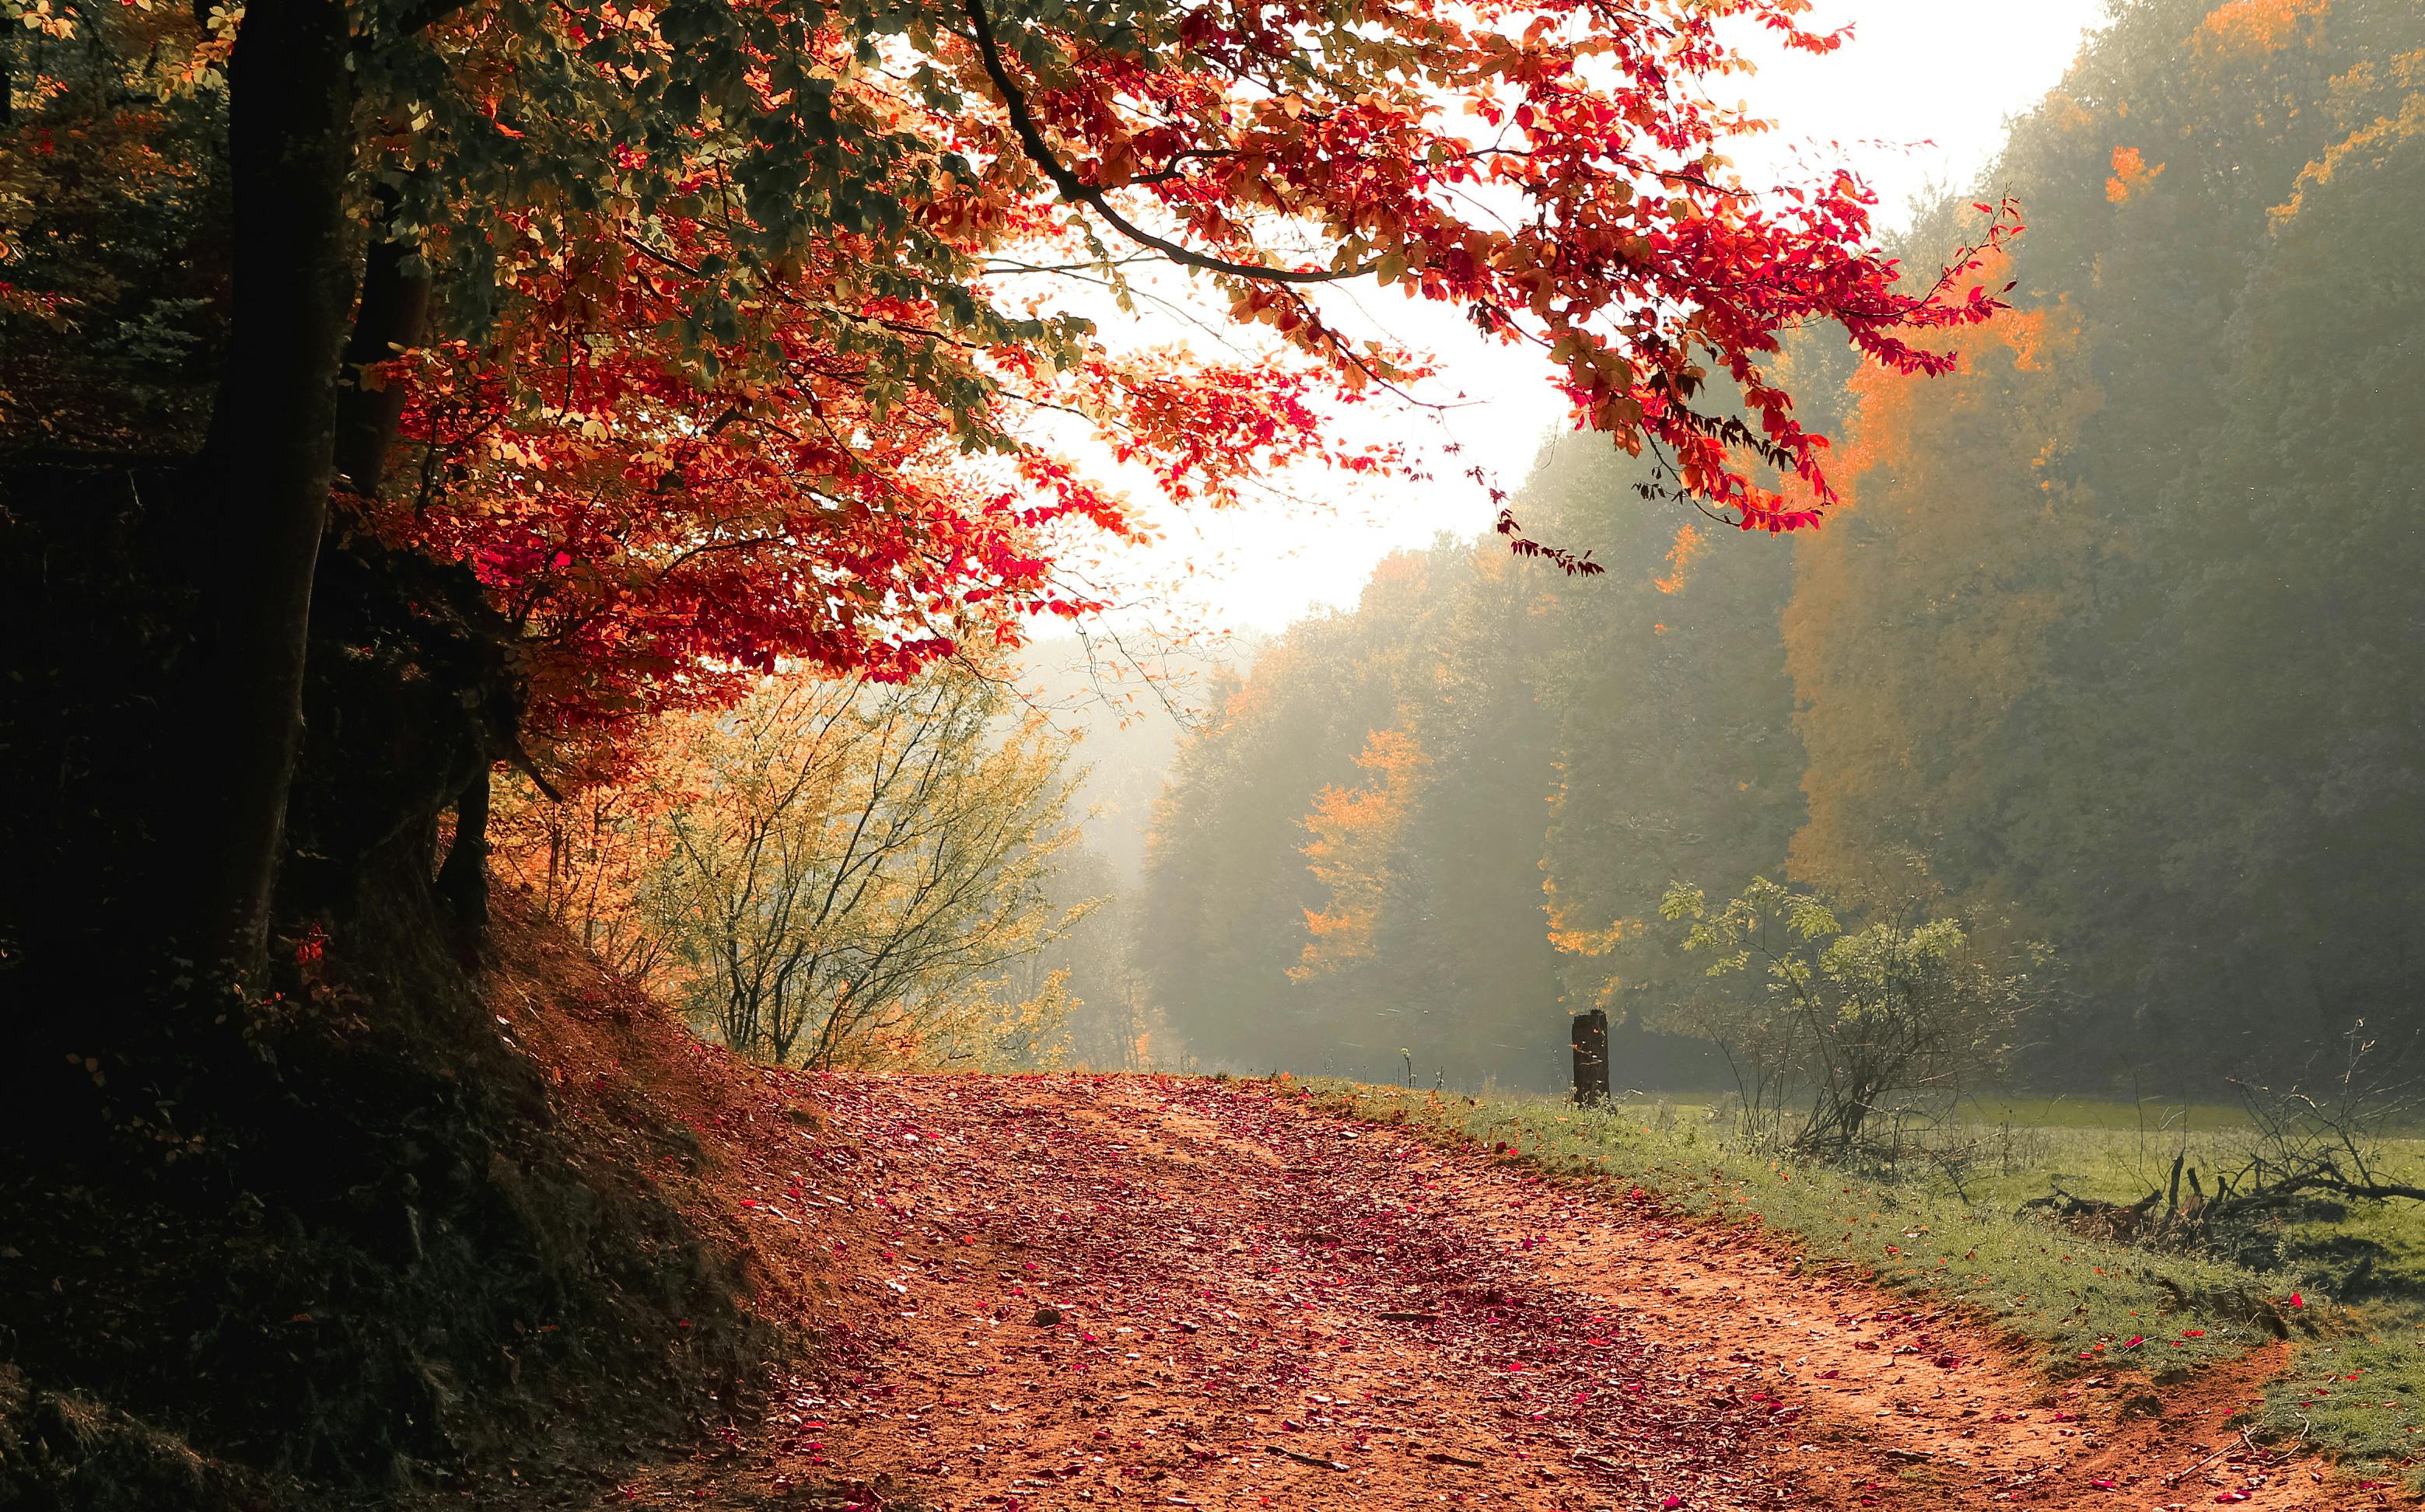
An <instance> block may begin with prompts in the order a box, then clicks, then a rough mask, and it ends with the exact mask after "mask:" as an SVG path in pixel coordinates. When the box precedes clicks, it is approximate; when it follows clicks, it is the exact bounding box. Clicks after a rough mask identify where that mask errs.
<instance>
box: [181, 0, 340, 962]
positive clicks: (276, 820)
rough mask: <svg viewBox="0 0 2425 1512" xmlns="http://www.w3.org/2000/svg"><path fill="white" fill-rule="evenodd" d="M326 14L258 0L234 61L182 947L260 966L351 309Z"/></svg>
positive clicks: (316, 2)
mask: <svg viewBox="0 0 2425 1512" xmlns="http://www.w3.org/2000/svg"><path fill="white" fill-rule="evenodd" d="M347 45H348V39H347V35H346V24H345V8H344V7H343V5H342V4H340V3H339V0H254V3H253V4H252V5H251V7H250V8H249V9H247V11H246V12H245V17H244V21H243V24H242V27H241V29H240V30H239V31H238V32H237V34H236V42H235V48H234V52H233V56H232V57H231V58H230V60H229V68H228V74H229V93H228V101H229V104H228V159H229V169H230V187H231V191H232V198H233V233H232V237H231V252H232V256H231V283H232V288H231V302H230V317H231V318H230V324H229V332H228V350H227V368H226V372H225V375H224V376H223V378H222V379H221V382H220V387H219V393H218V400H217V409H216V410H215V411H214V412H213V414H212V416H211V434H210V442H209V445H208V449H207V454H206V458H205V463H206V465H205V468H204V475H205V483H204V487H205V489H206V490H207V495H206V498H205V501H204V502H205V504H206V506H207V507H209V509H210V510H211V511H212V519H211V534H212V538H213V539H214V541H215V543H216V546H217V554H218V555H217V561H216V562H215V563H214V571H212V572H211V575H210V580H209V588H208V591H209V594H210V598H211V603H210V614H209V620H210V625H209V632H208V643H207V650H206V651H205V653H204V654H205V665H204V669H203V674H202V676H201V680H200V683H199V685H198V686H197V688H196V692H197V694H198V695H199V696H200V697H201V698H202V699H203V700H207V707H206V709H205V711H204V714H205V717H206V718H207V720H208V723H207V724H205V725H203V726H202V727H201V728H205V729H216V730H217V731H218V732H219V735H218V739H217V741H216V742H215V743H214V746H213V748H212V749H210V750H209V751H207V752H206V753H204V754H203V755H202V757H201V759H200V760H198V761H195V762H194V763H193V765H192V769H193V771H194V775H195V780H197V781H198V782H199V783H200V784H201V785H202V791H201V792H198V793H196V794H195V795H194V801H193V802H192V803H190V804H189V805H187V810H186V812H187V818H188V822H189V823H191V824H192V825H193V826H194V833H193V834H192V836H191V846H192V849H191V864H190V866H189V868H187V870H186V881H185V884H184V885H185V886H187V887H190V888H191V889H192V890H193V894H192V896H191V898H190V900H189V902H188V904H187V907H186V909H185V919H186V921H187V923H186V928H187V931H188V945H189V948H190V949H192V950H193V951H194V953H195V954H197V955H198V956H199V957H201V960H202V961H203V963H204V964H205V965H224V966H229V967H233V968H234V969H236V970H238V971H248V970H250V969H253V968H255V967H256V966H257V965H258V963H259V962H260V960H261V957H262V954H263V950H264V947H265V941H266V933H267V928H268V922H269V904H270V892H271V888H272V885H273V884H274V882H275V881H276V877H277V871H278V858H279V853H280V848H281V836H282V832H283V828H284V823H285V815H286V802H287V792H288V789H289V787H290V785H291V783H292V781H293V778H294V771H295V755H296V748H297V739H298V737H299V736H300V734H301V730H302V687H303V665H304V649H305V645H306V641H307V638H308V635H309V631H310V621H311V612H312V577H313V563H314V560H315V559H316V557H317V556H318V554H319V550H320V537H321V533H322V530H323V528H324V527H325V525H326V523H327V520H328V507H329V475H330V472H331V456H332V448H333V445H334V436H335V431H336V411H337V378H338V354H339V352H340V350H341V349H342V348H343V346H344V345H345V330H346V318H347V315H348V314H350V312H351V310H352V306H353V294H354V269H355V263H354V255H353V245H352V244H353V237H352V236H351V235H350V234H349V232H350V228H349V226H348V225H347V217H346V213H345V186H346V178H347V175H348V174H349V173H350V171H351V169H352V166H353V153H354V137H353V88H352V83H351V75H350V74H349V73H348V72H347V71H346V69H345V53H346V48H347Z"/></svg>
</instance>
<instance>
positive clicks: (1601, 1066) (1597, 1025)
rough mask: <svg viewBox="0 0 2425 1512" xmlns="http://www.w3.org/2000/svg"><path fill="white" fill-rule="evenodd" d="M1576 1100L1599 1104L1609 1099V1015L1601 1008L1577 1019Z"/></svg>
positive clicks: (1575, 1042)
mask: <svg viewBox="0 0 2425 1512" xmlns="http://www.w3.org/2000/svg"><path fill="white" fill-rule="evenodd" d="M1574 1046H1575V1101H1576V1102H1578V1103H1580V1104H1582V1106H1584V1107H1587V1108H1591V1107H1598V1105H1599V1104H1601V1103H1603V1102H1607V1101H1608V1015H1607V1014H1606V1013H1605V1012H1603V1011H1602V1010H1600V1009H1598V1008H1594V1009H1592V1010H1591V1011H1590V1012H1589V1013H1578V1014H1576V1015H1575V1018H1574Z"/></svg>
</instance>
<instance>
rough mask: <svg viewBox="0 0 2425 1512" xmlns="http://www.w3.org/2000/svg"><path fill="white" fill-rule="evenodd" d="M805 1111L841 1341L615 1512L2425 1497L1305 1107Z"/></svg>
mask: <svg viewBox="0 0 2425 1512" xmlns="http://www.w3.org/2000/svg"><path fill="white" fill-rule="evenodd" d="M792 1085H793V1086H798V1087H804V1088H805V1090H806V1091H807V1093H808V1095H810V1096H811V1097H812V1098H813V1099H814V1100H815V1102H816V1103H817V1104H818V1107H817V1111H815V1112H813V1113H811V1112H809V1111H806V1110H802V1111H800V1112H799V1113H798V1115H797V1117H796V1118H795V1128H798V1135H797V1137H793V1136H792V1135H791V1132H790V1131H788V1130H787V1131H786V1137H785V1138H784V1139H783V1140H782V1141H781V1143H782V1145H783V1146H784V1149H783V1150H780V1151H776V1150H768V1151H765V1154H766V1156H767V1158H766V1159H764V1160H762V1161H761V1162H758V1163H756V1164H755V1165H754V1166H753V1167H752V1170H751V1172H750V1180H751V1181H753V1182H755V1183H756V1184H755V1186H754V1187H753V1189H752V1190H750V1191H748V1192H747V1193H736V1194H735V1195H734V1200H735V1202H736V1204H737V1206H736V1209H735V1212H736V1214H738V1215H739V1216H740V1217H741V1218H742V1219H743V1221H746V1222H747V1223H751V1224H756V1225H762V1226H764V1227H762V1228H761V1229H759V1230H758V1242H759V1244H760V1245H762V1246H770V1247H782V1245H783V1244H785V1243H788V1244H796V1245H799V1246H805V1247H813V1248H814V1249H816V1250H818V1251H820V1252H821V1254H822V1257H823V1260H824V1262H825V1265H826V1266H827V1277H826V1279H827V1281H828V1282H829V1283H830V1284H829V1288H827V1287H815V1288H812V1290H813V1292H815V1293H821V1294H822V1295H817V1296H816V1297H815V1302H814V1306H815V1307H816V1309H817V1310H818V1311H819V1312H820V1314H821V1321H822V1323H823V1324H824V1326H825V1327H826V1328H827V1329H829V1330H830V1336H831V1337H833V1338H834V1339H835V1340H837V1341H838V1347H837V1348H835V1349H834V1350H833V1351H832V1352H831V1353H830V1354H829V1355H828V1356H827V1359H826V1361H825V1363H824V1364H823V1365H822V1366H821V1367H820V1369H819V1371H818V1373H817V1375H816V1376H815V1377H814V1378H809V1379H802V1380H800V1381H797V1382H795V1383H793V1384H792V1385H790V1386H789V1387H787V1388H785V1389H784V1390H783V1391H782V1392H781V1393H780V1394H779V1397H778V1399H777V1401H776V1403H775V1407H774V1409H773V1411H772V1413H771V1414H770V1415H769V1418H768V1420H767V1422H766V1423H765V1424H764V1425H763V1428H762V1429H760V1430H757V1431H755V1432H753V1433H751V1434H747V1435H742V1434H735V1435H731V1436H729V1441H728V1442H727V1444H726V1445H725V1447H724V1448H723V1450H722V1451H721V1452H718V1453H713V1454H708V1455H702V1456H699V1457H698V1458H697V1459H695V1460H693V1461H692V1462H690V1463H688V1464H683V1465H671V1466H664V1467H660V1468H659V1469H657V1470H654V1471H651V1472H647V1473H645V1474H643V1475H641V1476H639V1477H638V1478H635V1479H633V1480H630V1481H627V1482H625V1483H624V1484H622V1485H619V1486H618V1487H617V1488H615V1489H614V1490H613V1492H612V1493H611V1496H610V1498H609V1504H619V1505H639V1506H650V1507H674V1506H686V1507H699V1506H708V1507H720V1508H721V1507H731V1508H739V1507H819V1508H841V1507H863V1508H870V1509H873V1508H877V1507H890V1508H934V1509H943V1508H971V1509H974V1508H988V1509H991V1508H1001V1509H1004V1512H1023V1509H1045V1508H1055V1509H1062V1508H1074V1507H1079V1506H1092V1507H1100V1506H1105V1505H1115V1506H1148V1505H1159V1506H1199V1507H1264V1506H1270V1507H1284V1508H1349V1507H1357V1508H1364V1507H1373V1508H1378V1507H1411V1506H1416V1505H1484V1504H1487V1505H1491V1506H1498V1507H1507V1508H1543V1509H1548V1508H1572V1509H1579V1512H1580V1509H1593V1508H1611V1509H1623V1512H1636V1509H1653V1508H1655V1509H1662V1512H1704V1509H1717V1508H1767V1507H1803V1508H1820V1507H1823V1508H1835V1507H1862V1506H1880V1507H1897V1508H1935V1507H1990V1506H1996V1505H2000V1504H2013V1505H2019V1506H2029V1507H2033V1508H2058V1509H2062V1508H2075V1507H2077V1508H2089V1507H2096V1508H2098V1509H2114V1508H2189V1507H2195V1506H2206V1505H2213V1504H2241V1505H2245V1506H2248V1507H2250V1508H2303V1509H2305V1508H2317V1509H2323V1508H2358V1507H2373V1506H2387V1505H2405V1504H2407V1503H2406V1502H2405V1500H2404V1499H2403V1498H2401V1496H2400V1494H2399V1493H2398V1492H2396V1491H2395V1490H2393V1489H2391V1488H2384V1487H2367V1486H2363V1485H2361V1484H2359V1483H2356V1482H2353V1481H2350V1480H2346V1479H2340V1480H2337V1479H2334V1478H2332V1477H2331V1475H2330V1474H2329V1472H2327V1471H2326V1470H2325V1468H2324V1467H2322V1466H2321V1464H2317V1463H2311V1462H2308V1461H2306V1460H2304V1459H2301V1458H2299V1457H2296V1456H2293V1455H2289V1454H2286V1453H2285V1452H2283V1451H2280V1450H2278V1449H2271V1448H2266V1447H2261V1446H2258V1445H2256V1444H2254V1443H2252V1442H2250V1441H2249V1440H2246V1439H2245V1438H2243V1437H2242V1435H2241V1434H2240V1431H2239V1429H2238V1427H2237V1426H2235V1425H2234V1424H2233V1422H2232V1418H2233V1414H2234V1413H2235V1412H2237V1411H2238V1410H2240V1408H2242V1407H2246V1406H2247V1405H2248V1404H2250V1403H2251V1402H2252V1401H2253V1400H2254V1399H2255V1396H2256V1391H2257V1388H2258V1385H2259V1383H2260V1382H2261V1381H2262V1380H2263V1379H2264V1378H2265V1377H2266V1376H2267V1375H2269V1374H2270V1373H2272V1371H2275V1370H2277V1369H2279V1368H2280V1365H2281V1360H2280V1359H2279V1358H2278V1357H2277V1355H2276V1353H2275V1352H2273V1351H2266V1352H2260V1353H2259V1354H2257V1355H2256V1356H2253V1357H2250V1358H2248V1359H2245V1360H2243V1361H2241V1362H2240V1363H2239V1364H2237V1365H2235V1366H2232V1367H2228V1368H2225V1369H2221V1370H2210V1371H2208V1372H2206V1373H2204V1374H2202V1375H2198V1376H2197V1377H2195V1378H2194V1379H2192V1380H2191V1381H2188V1382H2184V1383H2181V1384H2178V1385H2174V1386H2169V1387H2165V1386H2157V1385H2154V1384H2152V1383H2151V1382H2149V1381H2147V1380H2146V1379H2144V1377H2139V1376H2135V1375H2122V1374H2113V1375H2103V1376H2096V1377H2089V1378H2085V1379H2082V1380H2080V1381H2076V1382H2071V1383H2065V1384H2061V1385H2055V1384H2049V1383H2048V1381H2047V1380H2046V1379H2045V1378H2044V1377H2043V1376H2041V1375H2037V1374H2036V1373H2035V1372H2034V1371H2033V1370H2032V1368H2031V1367H2030V1366H2029V1364H2028V1363H2027V1362H2026V1361H2025V1360H2024V1359H2021V1358H2019V1357H2018V1356H2016V1355H2015V1354H2014V1353H2012V1352H2010V1351H2009V1350H2008V1349H2007V1348H2006V1347H2005V1346H2004V1345H2003V1344H2001V1343H1999V1341H1998V1340H1996V1339H1995V1338H1993V1337H1992V1336H1990V1335H1989V1334H1987V1333H1985V1332H1984V1331H1983V1330H1982V1329H1980V1328H1979V1327H1975V1326H1974V1325H1972V1324H1971V1323H1969V1322H1967V1320H1964V1319H1961V1318H1959V1317H1956V1316H1953V1315H1950V1314H1946V1313H1942V1312H1936V1311H1928V1310H1925V1309H1915V1308H1914V1307H1913V1305H1912V1304H1911V1303H1910V1302H1909V1301H1907V1300H1904V1299H1898V1298H1896V1297H1893V1296H1891V1295H1887V1294H1884V1293H1881V1292H1877V1291H1874V1290H1871V1289H1870V1288H1868V1287H1866V1286H1864V1285H1862V1284H1859V1283H1857V1282H1854V1281H1850V1280H1846V1279H1827V1278H1823V1277H1819V1276H1816V1275H1812V1274H1807V1273H1805V1272H1804V1271H1803V1269H1802V1267H1801V1266H1800V1265H1799V1264H1798V1263H1797V1262H1796V1260H1795V1257H1794V1256H1793V1254H1792V1252H1791V1248H1790V1247H1786V1246H1784V1245H1780V1244H1776V1243H1773V1242H1770V1241H1767V1240H1764V1239H1762V1238H1760V1237H1759V1236H1757V1235H1753V1234H1747V1233H1745V1232H1744V1231H1741V1230H1730V1229H1726V1228H1724V1227H1721V1226H1718V1225H1714V1224H1709V1223H1702V1222H1685V1221H1678V1220H1677V1219H1675V1218H1673V1217H1672V1216H1669V1215H1666V1214H1662V1212H1661V1210H1660V1209H1659V1208H1658V1206H1657V1204H1656V1203H1655V1202H1652V1201H1650V1200H1648V1199H1646V1198H1640V1197H1638V1196H1629V1195H1628V1194H1626V1193H1624V1192H1623V1190H1622V1189H1621V1188H1619V1189H1613V1190H1612V1189H1608V1188H1605V1187H1603V1188H1600V1189H1598V1190H1591V1189H1584V1188H1580V1187H1575V1186H1568V1185H1562V1184H1560V1183H1557V1182H1549V1181H1545V1180H1543V1179H1542V1178H1540V1177H1539V1176H1537V1175H1534V1174H1528V1173H1527V1172H1525V1171H1523V1170H1522V1169H1521V1168H1519V1167H1517V1166H1513V1165H1511V1164H1508V1163H1502V1162H1495V1161H1491V1160H1487V1159H1481V1158H1476V1157H1473V1156H1469V1155H1462V1154H1453V1153H1448V1152H1444V1151H1441V1150H1436V1149H1433V1148H1431V1147H1429V1146H1426V1145H1424V1144H1421V1143H1420V1142H1418V1141H1417V1140H1415V1139H1413V1138H1410V1137H1407V1136H1405V1135H1402V1134H1397V1133H1394V1132H1392V1131H1389V1130H1387V1129H1382V1128H1376V1127H1373V1126H1370V1125H1364V1124H1357V1123H1353V1122H1349V1121H1344V1120H1341V1119H1340V1118H1335V1117H1332V1116H1329V1115H1326V1114H1323V1113H1320V1112H1316V1111H1313V1110H1311V1109H1309V1108H1308V1107H1306V1106H1304V1105H1302V1104H1301V1103H1299V1102H1296V1101H1294V1100H1293V1099H1291V1098H1289V1097H1287V1096H1286V1095H1285V1094H1283V1093H1279V1092H1277V1091H1275V1090H1274V1089H1273V1088H1272V1087H1271V1086H1268V1085H1265V1084H1241V1083H1215V1082H1207V1081H1196V1080H1178V1079H1163V1078H1153V1077H1100V1076H1083V1075H1056V1076H1033V1077H978V1078H972V1077H899V1078H893V1077H868V1078H849V1077H832V1078H822V1079H818V1080H816V1081H814V1082H812V1083H806V1084H801V1083H795V1084H792ZM801 1119H805V1120H808V1122H807V1125H806V1127H800V1125H799V1120H801ZM787 1161H788V1162H789V1163H790V1167H789V1168H786V1166H785V1163H786V1162H787ZM775 1235H780V1236H782V1237H781V1238H779V1239H778V1238H775V1237H772V1236H775Z"/></svg>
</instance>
